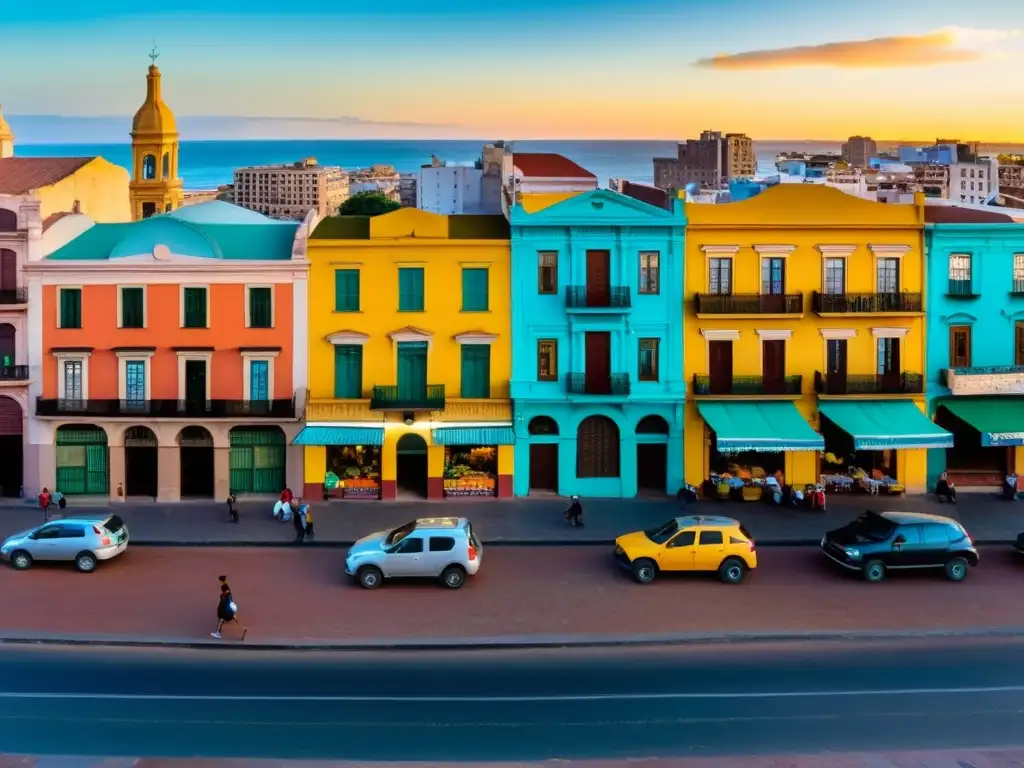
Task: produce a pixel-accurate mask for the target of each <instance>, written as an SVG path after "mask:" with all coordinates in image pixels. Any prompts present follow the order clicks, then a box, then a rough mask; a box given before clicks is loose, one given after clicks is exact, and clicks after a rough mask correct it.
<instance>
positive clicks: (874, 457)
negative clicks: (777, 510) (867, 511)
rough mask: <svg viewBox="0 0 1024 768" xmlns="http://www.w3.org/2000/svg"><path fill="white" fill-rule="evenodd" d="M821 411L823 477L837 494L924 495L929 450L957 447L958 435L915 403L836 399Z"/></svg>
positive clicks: (829, 488)
mask: <svg viewBox="0 0 1024 768" xmlns="http://www.w3.org/2000/svg"><path fill="white" fill-rule="evenodd" d="M818 409H819V412H820V414H821V417H822V418H821V432H822V435H824V437H825V457H824V460H823V462H822V475H823V476H824V478H825V484H826V489H827V490H828V491H830V492H833V493H835V492H841V491H847V490H848V491H854V490H862V491H867V492H869V493H871V494H873V495H877V494H879V493H893V494H896V493H924V492H925V490H926V483H927V468H928V466H927V465H928V460H927V451H928V449H936V448H951V447H952V446H953V435H952V434H950V433H949V432H948V431H946V430H945V429H943V428H942V427H940V426H938V425H936V424H934V423H933V422H932V421H931V420H929V419H928V417H927V416H925V415H924V413H922V412H921V409H920V408H918V406H917V404H916V403H914V402H912V401H910V400H843V401H838V400H836V401H828V402H821V403H819V405H818Z"/></svg>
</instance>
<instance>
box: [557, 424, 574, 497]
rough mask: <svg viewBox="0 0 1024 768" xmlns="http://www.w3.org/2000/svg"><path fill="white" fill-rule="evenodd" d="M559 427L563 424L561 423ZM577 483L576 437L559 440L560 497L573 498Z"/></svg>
mask: <svg viewBox="0 0 1024 768" xmlns="http://www.w3.org/2000/svg"><path fill="white" fill-rule="evenodd" d="M558 426H559V427H561V426H562V423H561V422H559V425H558ZM577 487H578V486H577V483H576V435H575V433H574V434H573V436H572V437H561V438H559V440H558V495H559V496H572V495H573V494H574V493H576V490H577Z"/></svg>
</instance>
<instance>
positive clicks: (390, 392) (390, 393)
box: [370, 384, 444, 411]
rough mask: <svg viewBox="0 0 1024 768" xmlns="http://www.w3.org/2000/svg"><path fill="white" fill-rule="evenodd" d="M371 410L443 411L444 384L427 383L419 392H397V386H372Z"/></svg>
mask: <svg viewBox="0 0 1024 768" xmlns="http://www.w3.org/2000/svg"><path fill="white" fill-rule="evenodd" d="M370 410H371V411H443V410H444V384H428V385H427V387H426V389H425V390H422V391H420V392H406V391H402V392H399V389H398V387H397V386H389V387H374V388H373V394H372V395H371V396H370Z"/></svg>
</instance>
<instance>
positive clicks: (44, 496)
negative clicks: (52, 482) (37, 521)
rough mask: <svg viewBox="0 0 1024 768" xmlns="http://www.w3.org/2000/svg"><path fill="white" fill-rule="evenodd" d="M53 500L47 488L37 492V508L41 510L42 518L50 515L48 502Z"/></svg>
mask: <svg viewBox="0 0 1024 768" xmlns="http://www.w3.org/2000/svg"><path fill="white" fill-rule="evenodd" d="M51 501H53V496H51V495H50V490H49V489H48V488H43V490H42V491H40V492H39V508H40V509H41V510H43V518H44V519H45V518H47V517H49V515H50V502H51Z"/></svg>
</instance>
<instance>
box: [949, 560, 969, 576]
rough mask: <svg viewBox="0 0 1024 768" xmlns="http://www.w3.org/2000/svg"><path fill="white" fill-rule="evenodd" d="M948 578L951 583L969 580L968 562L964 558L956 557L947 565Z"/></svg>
mask: <svg viewBox="0 0 1024 768" xmlns="http://www.w3.org/2000/svg"><path fill="white" fill-rule="evenodd" d="M946 578H947V579H949V580H950V581H963V580H964V579H966V578H967V561H966V560H964V559H963V558H962V557H954V558H953V559H952V560H950V561H949V562H948V563H946Z"/></svg>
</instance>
